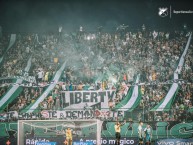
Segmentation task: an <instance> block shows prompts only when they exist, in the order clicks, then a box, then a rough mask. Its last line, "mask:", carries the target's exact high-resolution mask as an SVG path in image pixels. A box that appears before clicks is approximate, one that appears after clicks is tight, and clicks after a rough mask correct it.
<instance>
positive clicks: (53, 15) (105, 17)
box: [0, 0, 193, 32]
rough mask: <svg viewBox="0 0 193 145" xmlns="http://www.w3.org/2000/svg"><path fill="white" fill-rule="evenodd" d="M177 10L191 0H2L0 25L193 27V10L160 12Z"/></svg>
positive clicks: (33, 27)
mask: <svg viewBox="0 0 193 145" xmlns="http://www.w3.org/2000/svg"><path fill="white" fill-rule="evenodd" d="M169 6H171V7H172V9H175V10H192V11H193V1H192V2H191V1H190V0H189V1H188V0H185V1H184V0H183V1H180V0H172V1H171V0H170V1H169V0H141V1H140V0H135V1H134V0H103V1H102V0H52V1H51V0H1V1H0V25H1V26H2V27H3V29H4V31H10V32H11V31H12V32H13V31H14V32H25V31H31V32H34V31H57V27H58V26H59V25H62V26H63V28H64V29H65V30H66V31H72V30H76V29H78V27H79V26H80V25H82V26H83V27H84V28H85V29H87V30H89V31H90V30H96V28H97V27H98V26H100V25H102V26H103V27H104V29H106V30H111V29H115V28H116V27H117V26H118V25H120V24H123V23H124V24H128V25H129V26H130V28H139V27H141V25H142V24H143V23H144V24H145V25H146V26H149V27H150V28H164V29H165V28H170V27H171V28H177V27H180V26H183V24H187V26H188V27H189V28H193V14H178V15H176V14H173V15H172V18H171V19H170V18H169V16H167V17H165V18H162V17H159V16H158V8H159V7H168V8H169Z"/></svg>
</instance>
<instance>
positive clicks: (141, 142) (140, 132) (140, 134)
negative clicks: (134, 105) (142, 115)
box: [138, 121, 143, 145]
mask: <svg viewBox="0 0 193 145" xmlns="http://www.w3.org/2000/svg"><path fill="white" fill-rule="evenodd" d="M142 126H143V122H142V121H140V122H139V126H138V136H139V145H142V144H143V128H142Z"/></svg>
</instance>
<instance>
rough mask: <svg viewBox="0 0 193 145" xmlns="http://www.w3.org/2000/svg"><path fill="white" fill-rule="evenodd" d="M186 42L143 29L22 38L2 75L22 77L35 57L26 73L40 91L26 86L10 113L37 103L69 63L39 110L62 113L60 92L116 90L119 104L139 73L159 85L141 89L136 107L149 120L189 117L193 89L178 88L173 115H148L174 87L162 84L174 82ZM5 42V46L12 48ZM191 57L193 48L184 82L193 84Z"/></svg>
mask: <svg viewBox="0 0 193 145" xmlns="http://www.w3.org/2000/svg"><path fill="white" fill-rule="evenodd" d="M187 38H188V37H187V36H186V33H184V32H182V31H174V32H157V31H146V30H145V29H143V30H140V31H136V32H128V31H126V30H119V31H116V33H103V32H100V31H99V32H96V33H86V32H84V31H79V32H77V33H60V32H59V34H27V35H24V34H19V35H17V40H16V42H15V44H14V46H13V48H11V49H10V50H9V51H8V52H7V54H6V57H5V60H4V62H3V65H1V66H0V67H1V69H0V77H11V76H16V75H20V72H21V71H22V70H24V68H25V66H26V65H27V61H28V59H29V57H30V56H32V66H31V68H30V71H29V73H28V74H29V75H30V76H35V77H36V84H35V86H36V87H23V91H22V93H20V95H19V96H18V97H17V99H16V100H14V101H13V102H12V103H11V104H9V109H10V110H17V111H20V110H22V109H24V108H25V107H26V106H28V105H30V104H31V103H33V102H35V101H36V99H37V98H38V97H39V96H40V95H41V94H42V93H43V91H44V90H45V88H46V85H47V84H49V83H51V82H52V81H54V80H52V78H53V76H54V75H55V72H56V71H57V70H58V68H59V67H60V66H61V64H62V63H63V62H64V61H66V60H67V66H66V68H65V70H64V72H63V73H62V77H61V79H60V81H59V83H58V84H57V85H56V86H55V88H54V89H53V90H52V91H51V92H50V93H49V95H48V97H46V98H45V99H44V101H42V102H41V103H40V104H39V108H40V109H41V110H43V109H61V101H60V97H61V93H60V92H61V91H74V90H79V91H82V90H85V91H86V90H108V89H116V96H115V98H114V100H113V101H114V104H115V105H116V104H118V103H119V102H120V101H121V100H123V99H124V97H125V96H126V95H125V91H126V92H127V91H128V90H129V88H130V85H131V84H132V83H133V82H134V81H135V79H136V75H137V74H140V75H141V76H140V82H158V84H156V85H148V86H146V85H144V86H141V92H142V100H141V102H140V104H139V106H138V108H137V109H141V108H143V107H144V108H146V109H145V115H144V116H145V120H156V121H158V120H162V121H168V120H170V121H174V120H177V119H179V118H180V117H181V118H180V119H181V120H184V118H186V119H187V118H191V116H190V114H189V113H188V112H186V110H187V108H191V107H192V103H193V97H192V89H193V87H192V85H181V86H180V89H179V91H178V93H177V96H176V99H175V101H174V105H173V109H172V111H170V112H162V114H161V115H160V114H159V113H158V112H152V113H148V112H149V110H150V109H151V108H153V107H154V106H155V105H157V104H158V103H159V102H160V101H161V100H162V99H163V98H164V97H165V95H166V94H167V92H168V90H169V88H170V85H159V82H165V81H167V80H172V79H173V74H174V71H175V69H176V67H177V64H178V62H179V58H180V57H181V54H182V53H183V50H184V48H185V45H186V43H187ZM4 41H5V42H6V40H4ZM5 42H4V43H3V45H4V46H6V45H8V44H7V43H5ZM190 47H191V48H192V45H191V46H190ZM192 54H193V52H192V49H189V51H188V54H187V56H186V61H185V64H184V67H183V70H182V74H181V75H180V77H181V79H184V80H188V81H190V80H191V81H192V78H193V77H192V74H193V63H192V59H191V58H192ZM44 85H45V87H44ZM37 86H38V87H37ZM7 90H8V88H7V87H3V88H0V93H1V96H3V95H4V94H5V93H6V91H7ZM185 112H186V113H185ZM140 114H142V113H141V112H140ZM140 114H139V115H140ZM160 116H162V117H161V118H160ZM184 116H185V117H184ZM141 117H142V115H141Z"/></svg>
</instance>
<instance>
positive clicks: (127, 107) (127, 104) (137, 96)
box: [115, 75, 141, 111]
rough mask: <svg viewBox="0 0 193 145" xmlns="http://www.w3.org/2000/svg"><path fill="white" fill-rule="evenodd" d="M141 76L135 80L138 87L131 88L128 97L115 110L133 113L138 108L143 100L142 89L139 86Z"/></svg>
mask: <svg viewBox="0 0 193 145" xmlns="http://www.w3.org/2000/svg"><path fill="white" fill-rule="evenodd" d="M139 79H140V75H137V78H136V80H135V83H136V85H134V86H131V88H130V89H129V92H128V94H127V95H126V97H125V98H124V99H123V100H122V101H121V102H120V103H119V104H118V105H116V106H115V110H119V111H132V110H133V109H134V108H136V107H137V106H138V104H139V102H140V100H141V89H140V87H139V86H138V85H137V83H139Z"/></svg>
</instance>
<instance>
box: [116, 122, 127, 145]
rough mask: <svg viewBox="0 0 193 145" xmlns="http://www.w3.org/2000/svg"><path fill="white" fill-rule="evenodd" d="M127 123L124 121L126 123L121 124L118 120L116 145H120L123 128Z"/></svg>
mask: <svg viewBox="0 0 193 145" xmlns="http://www.w3.org/2000/svg"><path fill="white" fill-rule="evenodd" d="M125 123H126V120H125V121H124V123H122V124H121V123H120V122H119V121H118V120H117V122H116V124H115V126H114V127H115V132H116V133H115V137H116V141H115V144H116V145H120V139H121V126H122V125H124V124H125Z"/></svg>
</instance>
